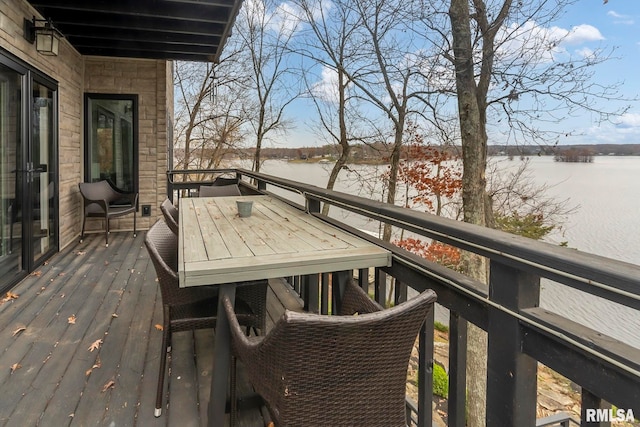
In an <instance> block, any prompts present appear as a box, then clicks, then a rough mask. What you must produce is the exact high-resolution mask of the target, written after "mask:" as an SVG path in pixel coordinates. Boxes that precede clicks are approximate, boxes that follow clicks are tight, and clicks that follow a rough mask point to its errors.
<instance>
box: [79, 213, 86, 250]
mask: <svg viewBox="0 0 640 427" xmlns="http://www.w3.org/2000/svg"><path fill="white" fill-rule="evenodd" d="M85 222H87V217H86V215H85V217H84V218H82V231H81V232H80V243H82V242H83V241H84V223H85Z"/></svg>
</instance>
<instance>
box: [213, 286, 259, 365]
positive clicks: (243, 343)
mask: <svg viewBox="0 0 640 427" xmlns="http://www.w3.org/2000/svg"><path fill="white" fill-rule="evenodd" d="M222 304H223V306H224V311H225V312H226V314H227V319H229V329H230V330H231V341H232V343H233V348H234V350H235V351H236V352H237V353H238V356H239V357H240V359H244V358H245V357H246V356H247V354H248V353H250V352H251V351H252V350H253V349H254V348H255V347H256V346H257V344H258V343H259V342H260V341H262V339H260V340H259V341H258V342H255V341H253V342H252V340H250V339H249V337H247V336H246V335H245V333H244V331H243V329H242V327H241V326H240V323H238V317H237V316H236V312H235V310H234V308H233V305H232V304H231V301H230V300H229V298H228V297H224V298H223V300H222Z"/></svg>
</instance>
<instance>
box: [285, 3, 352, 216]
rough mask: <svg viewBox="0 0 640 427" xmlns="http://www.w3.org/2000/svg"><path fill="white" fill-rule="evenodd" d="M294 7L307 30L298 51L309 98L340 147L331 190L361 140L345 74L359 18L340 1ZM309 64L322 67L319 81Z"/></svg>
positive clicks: (325, 210) (326, 210)
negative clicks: (352, 144) (302, 61)
mask: <svg viewBox="0 0 640 427" xmlns="http://www.w3.org/2000/svg"><path fill="white" fill-rule="evenodd" d="M294 4H295V5H297V7H298V8H299V9H300V17H301V21H302V22H303V23H304V24H305V26H307V27H308V30H306V31H304V36H305V37H304V42H303V43H301V44H300V46H299V47H298V48H297V52H298V53H299V54H300V55H302V56H303V58H304V59H305V61H304V64H305V65H304V68H305V69H304V70H302V71H301V75H302V76H303V78H304V81H305V83H306V87H307V96H308V97H310V98H311V100H312V101H313V103H314V105H315V107H316V112H317V114H318V120H319V127H320V133H321V134H325V135H327V138H328V142H330V143H333V144H336V145H337V146H338V147H339V150H338V159H337V160H336V162H335V163H334V165H333V168H332V169H331V172H330V174H329V179H328V180H327V185H326V187H327V189H329V190H331V189H333V188H334V186H335V183H336V181H337V179H338V175H339V174H340V171H341V170H342V169H343V168H344V167H345V165H346V164H347V161H348V160H349V155H350V153H351V143H352V142H353V141H358V140H360V138H359V137H358V136H357V135H356V129H357V128H358V127H359V126H358V125H357V122H358V120H357V117H358V114H357V111H356V110H357V107H356V105H355V103H354V102H351V101H352V99H351V96H350V93H349V92H350V91H349V86H350V77H349V75H348V74H347V72H346V71H345V70H346V69H347V68H348V67H349V62H350V60H351V59H352V58H354V57H356V56H357V54H358V44H357V42H356V41H354V40H353V34H354V32H355V30H356V28H357V27H358V22H359V20H360V18H359V16H358V15H357V14H355V13H353V11H352V10H351V9H350V8H349V7H348V6H347V4H346V2H344V1H341V0H337V1H333V2H323V1H310V0H299V1H297V2H294ZM308 63H311V64H315V65H316V66H319V67H320V69H321V76H320V78H319V81H310V76H308V70H309V69H310V68H312V66H310V65H307V64H308ZM329 206H330V205H329V204H326V203H325V204H324V206H323V208H322V213H323V214H325V215H327V214H328V213H329Z"/></svg>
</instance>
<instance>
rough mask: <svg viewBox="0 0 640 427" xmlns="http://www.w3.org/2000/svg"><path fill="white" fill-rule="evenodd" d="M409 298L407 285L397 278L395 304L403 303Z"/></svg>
mask: <svg viewBox="0 0 640 427" xmlns="http://www.w3.org/2000/svg"><path fill="white" fill-rule="evenodd" d="M406 300H407V285H406V284H404V283H402V282H400V281H399V280H396V289H395V292H394V298H393V303H394V305H398V304H401V303H403V302H405V301H406Z"/></svg>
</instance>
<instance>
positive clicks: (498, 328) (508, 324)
mask: <svg viewBox="0 0 640 427" xmlns="http://www.w3.org/2000/svg"><path fill="white" fill-rule="evenodd" d="M490 271H491V274H490V279H489V299H490V300H491V301H493V302H495V303H497V304H499V305H500V306H502V307H504V308H506V309H508V310H511V311H515V312H519V311H520V309H522V308H529V307H537V306H538V304H539V300H540V278H539V277H538V276H535V275H532V274H529V273H525V272H523V271H521V270H517V269H515V268H512V267H509V266H506V265H504V264H501V263H499V262H496V261H492V262H491V270H490ZM487 333H488V352H487V353H488V355H487V425H488V426H498V425H510V426H523V427H524V426H533V425H535V420H536V399H537V397H536V391H537V390H536V389H537V375H536V374H537V362H536V360H535V359H533V358H531V357H529V356H527V355H525V354H524V353H522V352H521V348H522V334H521V330H520V322H519V320H518V318H517V317H514V316H512V315H511V314H509V313H505V311H503V310H500V309H498V308H495V307H492V308H490V309H489V322H488V328H487Z"/></svg>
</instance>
